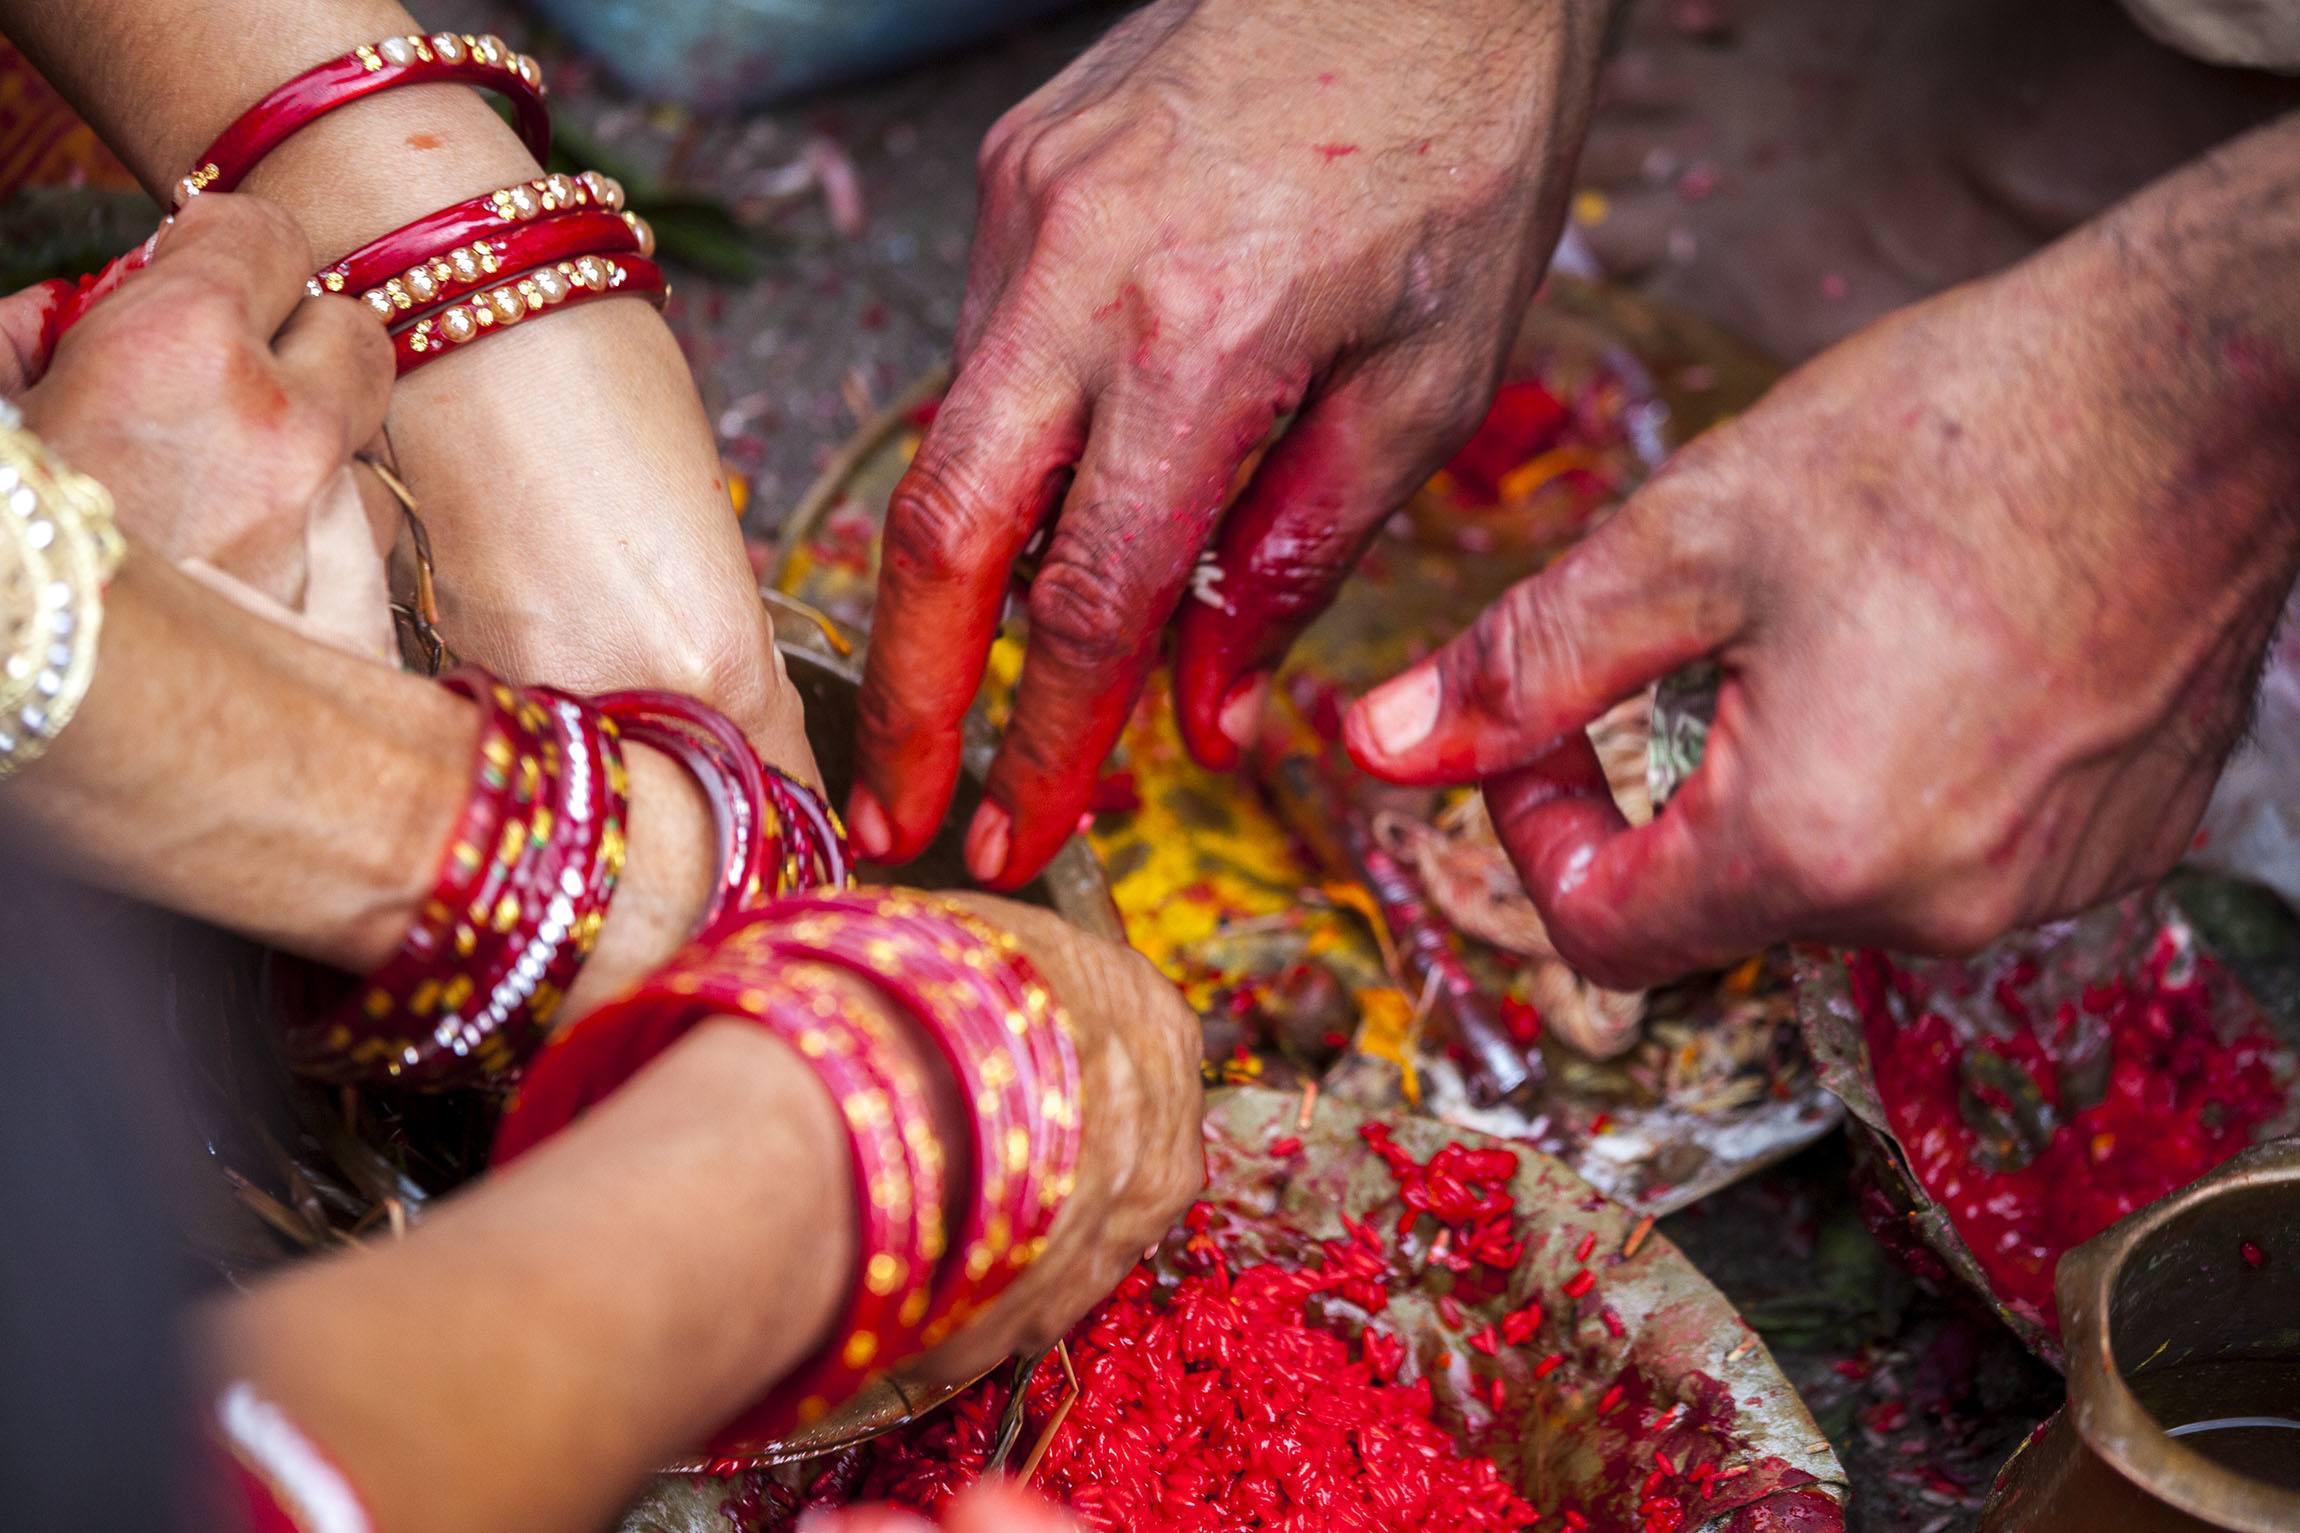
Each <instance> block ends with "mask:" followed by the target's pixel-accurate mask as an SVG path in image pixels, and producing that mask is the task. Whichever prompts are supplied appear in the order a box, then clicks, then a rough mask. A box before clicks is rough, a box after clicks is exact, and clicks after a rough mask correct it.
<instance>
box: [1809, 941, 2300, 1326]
mask: <svg viewBox="0 0 2300 1533" xmlns="http://www.w3.org/2000/svg"><path fill="white" fill-rule="evenodd" d="M2178 955H2179V948H2178V946H2177V944H2176V943H2175V942H2174V940H2173V938H2172V937H2171V935H2170V934H2169V933H2163V934H2160V935H2159V937H2158V940H2157V941H2156V943H2155V945H2154V947H2153V948H2152V949H2151V951H2150V952H2149V954H2148V955H2147V957H2146V959H2145V960H2144V961H2143V962H2142V963H2141V964H2140V965H2139V966H2138V968H2137V970H2136V972H2134V973H2132V974H2129V975H2126V976H2123V977H2120V978H2117V979H2115V980H2113V981H2111V982H2109V983H2106V984H2098V985H2091V986H2087V987H2085V989H2084V991H2083V993H2082V998H2081V1000H2080V1001H2074V1002H2063V1003H2062V1004H2061V1005H2060V1006H2059V1007H2058V1008H2057V1009H2056V1010H2055V1012H2054V1013H2053V1014H2052V1015H2051V1016H2049V1017H2045V1016H2038V1015H2035V1014H2034V1007H2033V1004H2032V999H2031V997H2032V994H2033V991H2034V987H2035V986H2036V984H2037V982H2038V980H2039V979H2040V978H2042V975H2041V973H2040V972H2039V970H2038V968H2037V965H2036V964H2035V962H2034V961H2033V960H2024V961H2023V962H2022V963H2021V964H2020V965H2019V966H2018V967H2016V968H2015V969H2014V970H2013V971H2012V972H2011V973H2010V974H2009V975H2007V976H2006V977H2005V978H2003V979H2002V980H2000V981H1999V982H1998V983H1997V985H1996V986H1995V989H1994V994H1993V997H1992V998H1993V1000H1994V1001H1995V1003H1996V1007H1997V1010H1998V1011H1999V1012H2000V1013H2001V1014H2002V1015H2003V1016H2004V1017H2005V1018H2006V1019H2007V1020H2008V1021H2009V1022H2010V1024H2011V1025H2010V1026H2009V1027H2008V1028H2007V1029H2005V1032H2004V1035H2002V1036H1993V1037H1989V1038H1987V1039H1984V1040H1982V1041H1980V1042H1978V1043H1975V1044H1972V1045H1970V1046H1969V1047H1968V1046H1967V1045H1965V1044H1964V1043H1963V1042H1962V1041H1961V1039H1960V1037H1959V1035H1958V1034H1957V1032H1956V1031H1955V1030H1954V1029H1953V1028H1952V1026H1951V1025H1950V1023H1949V1022H1948V1021H1947V1020H1946V1019H1945V1018H1944V1017H1943V1016H1942V1015H1941V1014H1940V1013H1939V1012H1937V1011H1935V1010H1932V1009H1931V1008H1930V1007H1929V1006H1928V1004H1927V1001H1928V998H1927V996H1926V995H1925V994H1924V993H1923V992H1922V991H1921V989H1920V987H1919V985H1918V983H1917V982H1916V980H1915V979H1914V978H1913V977H1912V976H1911V975H1910V974H1908V973H1907V972H1904V971H1903V970H1901V969H1898V968H1896V967H1895V966H1894V964H1893V963H1892V962H1891V961H1890V960H1889V959H1887V958H1886V957H1885V956H1884V955H1883V954H1881V953H1873V952H1870V953H1860V954H1856V955H1854V956H1852V957H1851V958H1850V959H1848V961H1847V962H1848V977H1849V979H1850V981H1851V992H1852V997H1853V1002H1854V1004H1855V1006H1856V1007H1857V1008H1858V1009H1859V1012H1860V1015H1861V1017H1862V1019H1863V1023H1864V1030H1865V1033H1866V1037H1867V1041H1868V1048H1869V1061H1870V1067H1871V1070H1872V1073H1873V1075H1874V1078H1875V1080H1876V1085H1877V1094H1878V1096H1879V1098H1880V1099H1881V1100H1882V1101H1883V1103H1884V1107H1885V1112H1886V1117H1887V1121H1888V1122H1890V1124H1891V1125H1892V1129H1893V1134H1894V1137H1895V1138H1897V1139H1898V1140H1899V1141H1900V1143H1901V1146H1902V1148H1903V1150H1904V1151H1906V1153H1907V1155H1908V1158H1909V1163H1910V1166H1911V1168H1912V1169H1913V1170H1914V1171H1915V1172H1916V1176H1917V1180H1918V1182H1919V1184H1920V1185H1922V1186H1923V1188H1924V1190H1925V1192H1926V1193H1927V1194H1928V1195H1929V1196H1930V1197H1932V1198H1933V1199H1934V1200H1935V1201H1936V1202H1937V1203H1939V1204H1940V1206H1941V1207H1942V1209H1943V1210H1944V1211H1945V1212H1946V1213H1947V1214H1948V1216H1949V1219H1950V1221H1951V1222H1952V1223H1953V1224H1954V1225H1955V1226H1956V1230H1957V1233H1958V1235H1960V1236H1961V1237H1963V1239H1964V1242H1965V1244H1966V1246H1967V1247H1969V1248H1970V1249H1971V1251H1972V1253H1973V1257H1974V1259H1975V1260H1976V1261H1977V1262H1979V1264H1980V1266H1981V1270H1982V1271H1983V1273H1984V1274H1985V1275H1986V1276H1987V1278H1988V1280H1989V1283H1990V1286H1991V1287H1992V1288H1993V1289H1994V1290H1995V1292H1996V1293H1997V1295H1998V1297H1999V1298H2000V1299H2002V1300H2003V1301H2004V1302H2006V1303H2007V1304H2008V1305H2010V1306H2012V1307H2013V1308H2015V1309H2016V1310H2018V1311H2020V1312H2022V1313H2025V1314H2029V1315H2031V1316H2033V1317H2035V1318H2036V1319H2037V1320H2038V1321H2039V1322H2040V1323H2042V1324H2043V1325H2044V1326H2046V1327H2047V1328H2048V1329H2049V1330H2051V1331H2053V1332H2054V1333H2055V1334H2058V1331H2059V1317H2058V1313H2057V1310H2056V1307H2055V1305H2054V1301H2053V1288H2052V1284H2053V1274H2054V1272H2055V1271H2056V1270H2057V1269H2058V1267H2059V1265H2060V1258H2061V1256H2062V1254H2063V1253H2064V1252H2066V1251H2068V1250H2069V1249H2070V1248H2071V1247H2073V1246H2076V1245H2080V1244H2082V1243H2083V1242H2084V1241H2086V1240H2089V1239H2091V1238H2092V1237H2093V1236H2094V1235H2097V1234H2099V1233H2100V1232H2101V1231H2102V1230H2104V1229H2106V1228H2108V1226H2109V1225H2111V1224H2114V1223H2115V1222H2116V1221H2117V1220H2119V1219H2121V1218H2123V1217H2124V1216H2125V1215H2127V1214H2129V1213H2131V1212H2133V1211H2134V1210H2135V1209H2138V1208H2141V1207H2144V1206H2145V1205H2147V1204H2149V1203H2152V1202H2154V1201H2155V1200H2156V1199H2158V1198H2160V1197H2163V1196H2164V1195H2165V1194H2166V1193H2168V1192H2172V1191H2174V1190H2175V1189H2177V1188H2180V1187H2184V1186H2186V1185H2188V1184H2189V1183H2190V1182H2192V1181H2194V1180H2196V1179H2197V1178H2198V1177H2200V1176H2202V1175H2204V1174H2205V1173H2206V1172H2207V1171H2210V1170H2212V1169H2213V1168H2214V1167H2215V1166H2218V1165H2219V1164H2220V1163H2221V1162H2222V1161H2224V1160H2226V1159H2228V1157H2230V1156H2231V1155H2234V1154H2235V1153H2236V1152H2237V1151H2239V1150H2241V1149H2243V1148H2244V1147H2245V1146H2246V1145H2248V1144H2249V1143H2251V1141H2252V1135H2253V1131H2254V1129H2255V1128H2257V1127H2258V1126H2259V1125H2260V1124H2262V1123H2264V1122H2266V1121H2268V1120H2269V1119H2270V1118H2272V1117H2273V1116H2274V1115H2275V1114H2276V1113H2277V1112H2278V1111H2279V1110H2280V1109H2281V1108H2282V1107H2283V1105H2284V1100H2283V1095H2282V1091H2281V1088H2280V1087H2279V1086H2278V1085H2277V1082H2276V1078H2275V1074H2274V1070H2273V1068H2272V1066H2271V1063H2270V1060H2271V1056H2272V1053H2273V1050H2274V1049H2275V1040H2274V1039H2273V1038H2272V1037H2271V1036H2270V1035H2269V1033H2268V1031H2267V1030H2266V1028H2265V1026H2264V1025H2263V1024H2262V1023H2261V1021H2260V1019H2259V1018H2258V1016H2257V1014H2253V1015H2250V1016H2247V1017H2244V1018H2241V1019H2240V1020H2238V1021H2237V1022H2235V1023H2233V1024H2222V1025H2225V1026H2226V1027H2227V1032H2228V1035H2227V1036H2225V1037H2224V1036H2222V1033H2221V1032H2220V1031H2219V1030H2217V1028H2216V1022H2215V1018H2214V1015H2213V1008H2212V997H2213V995H2214V994H2215V993H2217V992H2218V991H2219V990H2220V989H2221V988H2222V987H2223V986H2224V984H2225V981H2222V980H2221V979H2220V978H2219V975H2218V973H2217V970H2216V967H2215V966H2214V964H2213V963H2212V961H2211V960H2210V959H2208V958H2203V957H2197V958H2195V959H2194V969H2193V971H2192V972H2189V973H2187V974H2186V976H2185V978H2183V979H2179V980H2177V981H2176V980H2175V979H2174V978H2172V977H2171V975H2170V970H2171V967H2172V965H2173V962H2174V960H2175V958H2176V956H2178ZM1896 999H1897V1000H1898V1002H1899V1003H1900V1005H1901V1008H1902V1010H1903V1011H1904V1012H1905V1013H1913V1014H1914V1020H1912V1021H1909V1022H1907V1023H1905V1024H1903V1023H1899V1022H1896V1020H1895V1018H1894V1013H1893V1007H1894V1002H1895V1000H1896ZM2104 1054H2105V1057H2103V1055H2104ZM1982 1056H1989V1057H1988V1059H1986V1060H1985V1061H1984V1060H1983V1058H1982ZM2088 1060H2089V1061H2090V1066H2091V1072H2092V1073H2094V1074H2097V1076H2098V1079H2097V1081H2095V1082H2093V1083H2092V1084H2091V1085H2090V1086H2089V1087H2088V1086H2087V1084H2086V1080H2085V1077H2086V1074H2087V1069H2086V1065H2087V1061H2088ZM2008 1083H2011V1086H2010V1089H2017V1090H2019V1091H2020V1093H2021V1094H2022V1096H2023V1097H2024V1098H2026V1097H2027V1096H2028V1093H2029V1092H2030V1091H2031V1090H2033V1093H2034V1099H2033V1100H2034V1102H2035V1103H2040V1104H2042V1108H2043V1111H2044V1112H2045V1113H2046V1114H2048V1115H2049V1117H2050V1121H2051V1127H2050V1128H2049V1131H2048V1133H2047V1134H2046V1136H2045V1137H2044V1139H2043V1142H2042V1143H2041V1145H2038V1146H2036V1147H2035V1148H2034V1150H2033V1153H2032V1154H2030V1156H2029V1158H2028V1159H2027V1161H2026V1163H2025V1164H2022V1165H2020V1166H2019V1167H2018V1168H2017V1169H2006V1170H1997V1171H1992V1170H1989V1169H1986V1167H1985V1165H1984V1163H1983V1162H1984V1159H1985V1158H1986V1157H1988V1156H1989V1155H1991V1154H1993V1153H1995V1152H1994V1151H1993V1150H1992V1145H1993V1143H1994V1142H1993V1141H1991V1140H1989V1139H1987V1138H1986V1137H1984V1129H1985V1126H1986V1124H1987V1123H1988V1121H1989V1119H1990V1118H1991V1117H1992V1116H1994V1117H2000V1118H2003V1119H2006V1120H2011V1121H2018V1115H2019V1114H2020V1112H2021V1111H2022V1110H2023V1109H2022V1107H2021V1105H2020V1104H2018V1103H2015V1102H2014V1101H2013V1100H2011V1098H2010V1097H2008V1096H2007V1090H2008ZM2028 1110H2029V1111H2030V1112H2031V1113H2032V1114H2033V1113H2034V1111H2035V1109H2034V1108H2033V1107H2032V1108H2030V1109H2028ZM1976 1123H1978V1124H1980V1125H1982V1126H1981V1127H1976V1126H1975V1125H1976Z"/></svg>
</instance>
